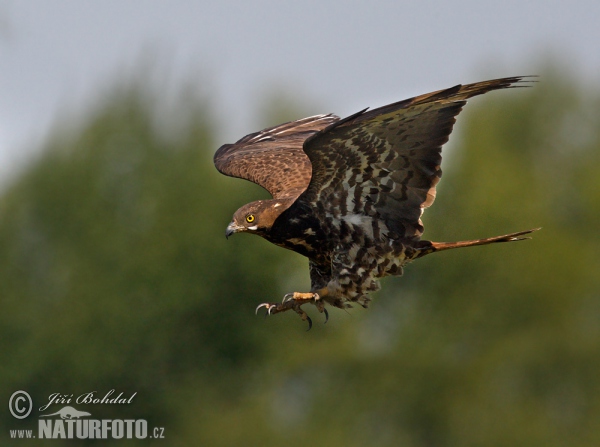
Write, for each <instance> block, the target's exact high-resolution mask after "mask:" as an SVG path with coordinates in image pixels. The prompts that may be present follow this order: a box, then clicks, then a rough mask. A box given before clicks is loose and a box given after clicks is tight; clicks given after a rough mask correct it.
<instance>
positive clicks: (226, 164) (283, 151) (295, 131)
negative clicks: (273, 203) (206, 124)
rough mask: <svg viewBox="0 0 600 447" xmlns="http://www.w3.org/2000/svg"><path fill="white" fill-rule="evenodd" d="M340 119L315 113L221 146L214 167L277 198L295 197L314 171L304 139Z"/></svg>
mask: <svg viewBox="0 0 600 447" xmlns="http://www.w3.org/2000/svg"><path fill="white" fill-rule="evenodd" d="M338 120H339V117H337V116H335V115H331V114H329V115H316V116H311V117H309V118H304V119H301V120H298V121H290V122H288V123H285V124H281V125H279V126H275V127H270V128H267V129H264V130H261V131H260V132H256V133H252V134H250V135H246V136H245V137H244V138H242V139H241V140H239V141H238V142H237V143H235V144H225V145H223V146H221V147H220V148H219V150H217V152H216V153H215V157H214V163H215V166H216V168H217V169H218V170H219V172H221V173H223V174H225V175H229V176H231V177H238V178H242V179H245V180H249V181H251V182H253V183H256V184H257V185H260V186H262V187H263V188H265V189H266V190H267V191H269V192H270V193H271V195H272V196H273V198H275V199H280V198H296V197H298V196H299V195H300V194H301V193H302V192H303V191H304V190H305V189H306V187H307V186H308V183H309V182H310V176H311V171H312V169H311V166H310V161H309V159H308V157H307V156H306V154H305V153H304V151H303V150H302V145H303V144H304V141H305V140H306V139H307V138H308V137H310V136H312V135H314V134H315V133H317V132H318V131H320V130H323V129H324V128H326V127H327V126H329V125H331V124H332V123H334V122H336V121H338Z"/></svg>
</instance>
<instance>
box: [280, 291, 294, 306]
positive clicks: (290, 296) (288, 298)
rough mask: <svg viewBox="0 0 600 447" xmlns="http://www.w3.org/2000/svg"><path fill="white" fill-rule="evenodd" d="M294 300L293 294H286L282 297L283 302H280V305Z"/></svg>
mask: <svg viewBox="0 0 600 447" xmlns="http://www.w3.org/2000/svg"><path fill="white" fill-rule="evenodd" d="M293 299H294V294H293V293H286V294H285V295H284V296H283V300H281V303H282V304H284V303H285V302H286V301H290V300H293Z"/></svg>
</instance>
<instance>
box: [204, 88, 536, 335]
mask: <svg viewBox="0 0 600 447" xmlns="http://www.w3.org/2000/svg"><path fill="white" fill-rule="evenodd" d="M526 82H529V81H528V79H527V78H526V77H511V78H503V79H495V80H491V81H484V82H478V83H474V84H467V85H457V86H455V87H451V88H449V89H446V90H440V91H437V92H433V93H428V94H425V95H421V96H417V97H414V98H410V99H406V100H404V101H400V102H396V103H394V104H389V105H387V106H384V107H380V108H377V109H374V110H370V111H368V109H364V110H361V111H360V112H358V113H355V114H354V115H351V116H349V117H347V118H344V119H340V118H339V117H337V116H335V115H333V114H329V115H316V116H311V117H309V118H304V119H301V120H298V121H291V122H289V123H285V124H281V125H279V126H275V127H270V128H267V129H264V130H262V131H260V132H256V133H252V134H250V135H247V136H245V137H244V138H242V139H241V140H239V141H238V142H237V143H235V144H225V145H224V146H221V147H220V148H219V150H218V151H217V152H216V153H215V157H214V163H215V166H216V168H217V169H218V170H219V171H220V172H221V173H223V174H225V175H228V176H232V177H238V178H242V179H246V180H249V181H251V182H254V183H256V184H258V185H260V186H262V187H263V188H265V189H266V190H267V191H269V193H271V195H272V197H273V198H272V199H269V200H258V201H256V202H252V203H249V204H247V205H244V206H242V207H241V208H240V209H238V210H237V211H236V212H235V214H234V215H233V220H232V221H231V223H230V224H229V226H228V227H227V230H226V233H225V235H226V236H227V237H229V236H231V235H232V234H233V233H238V232H248V233H252V234H257V235H259V236H261V237H263V238H265V239H266V240H268V241H269V242H272V243H274V244H276V245H278V246H280V247H284V248H287V249H290V250H293V251H295V252H298V253H300V254H302V255H304V256H306V257H307V258H308V260H309V269H310V280H311V288H310V292H307V293H300V292H293V293H288V294H287V295H285V297H284V298H283V302H282V303H263V304H260V305H259V306H258V307H257V308H256V310H257V311H258V309H260V308H261V307H265V308H266V309H267V313H268V314H269V315H271V314H276V313H279V312H284V311H287V310H290V309H293V310H294V311H295V312H297V313H298V314H299V315H300V316H301V317H302V319H303V320H305V321H308V324H309V329H310V327H311V326H312V322H311V320H310V318H309V317H308V315H307V314H306V312H304V310H302V307H301V306H302V305H303V304H305V303H312V304H314V305H315V306H316V308H317V309H318V310H319V312H325V317H326V321H327V318H328V313H327V310H326V308H325V305H330V306H334V307H338V308H341V309H344V308H347V307H351V303H358V304H360V305H361V306H363V307H367V305H368V303H369V301H370V298H369V293H371V292H374V291H376V290H378V289H379V288H380V285H379V281H378V279H379V278H382V277H384V276H387V275H401V274H402V267H403V266H404V265H406V264H408V263H409V262H411V261H412V260H414V259H417V258H420V257H422V256H425V255H427V254H429V253H433V252H436V251H442V250H448V249H451V248H459V247H470V246H473V245H485V244H491V243H495V242H512V241H519V240H523V239H529V238H527V237H521V236H523V235H525V234H528V233H531V232H533V231H536V230H537V228H536V229H532V230H527V231H520V232H518V233H511V234H507V235H504V236H496V237H491V238H486V239H477V240H470V241H463V242H430V241H426V240H422V239H421V235H422V233H423V224H422V222H421V219H420V217H421V214H423V210H424V209H425V208H427V207H429V206H431V204H432V203H433V201H434V199H435V194H436V185H437V183H438V181H439V180H440V177H441V176H442V170H441V168H440V165H441V162H442V156H441V148H442V145H443V144H444V143H446V141H448V138H449V135H450V132H452V127H453V125H454V123H455V121H456V116H457V115H458V114H459V113H460V111H461V110H462V108H463V106H464V105H465V104H466V102H467V99H469V98H471V97H473V96H477V95H481V94H484V93H487V92H489V91H492V90H499V89H505V88H514V87H523V86H527V84H526Z"/></svg>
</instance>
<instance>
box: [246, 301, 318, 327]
mask: <svg viewBox="0 0 600 447" xmlns="http://www.w3.org/2000/svg"><path fill="white" fill-rule="evenodd" d="M306 303H312V304H314V305H315V307H316V308H317V310H318V311H319V312H321V313H324V314H325V323H327V321H328V320H329V313H328V312H327V309H325V303H324V302H323V300H322V299H321V296H320V295H319V294H318V293H316V292H307V293H302V292H293V293H288V294H286V295H285V296H284V297H283V301H282V302H281V303H262V304H259V305H258V307H257V308H256V313H258V309H260V308H261V307H264V308H265V309H266V310H267V313H266V314H265V317H266V316H268V315H274V314H277V313H279V312H285V311H286V310H290V309H292V310H294V311H295V312H296V313H297V314H298V315H300V318H302V320H303V321H308V329H307V330H309V331H310V330H311V328H312V320H311V319H310V317H309V316H308V314H307V313H306V312H304V310H302V305H303V304H306Z"/></svg>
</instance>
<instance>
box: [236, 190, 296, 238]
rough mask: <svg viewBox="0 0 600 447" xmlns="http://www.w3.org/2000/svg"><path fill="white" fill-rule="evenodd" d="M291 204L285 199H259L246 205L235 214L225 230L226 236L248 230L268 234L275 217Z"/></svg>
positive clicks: (262, 234) (261, 234)
mask: <svg viewBox="0 0 600 447" xmlns="http://www.w3.org/2000/svg"><path fill="white" fill-rule="evenodd" d="M289 205H290V204H288V203H286V201H284V200H275V199H272V200H257V201H256V202H252V203H249V204H247V205H244V206H243V207H241V208H240V209H239V210H237V211H236V212H235V214H234V215H233V220H232V221H231V222H230V223H229V225H228V226H227V230H225V237H229V236H231V235H232V234H234V233H239V232H242V231H247V232H249V233H255V234H258V235H260V236H264V235H266V234H267V233H268V232H269V230H270V229H271V227H272V226H273V223H274V222H275V219H277V218H278V217H279V215H280V214H281V213H282V212H283V211H285V210H286V209H287V208H288V207H289Z"/></svg>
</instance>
